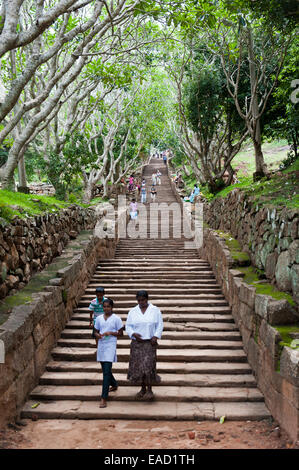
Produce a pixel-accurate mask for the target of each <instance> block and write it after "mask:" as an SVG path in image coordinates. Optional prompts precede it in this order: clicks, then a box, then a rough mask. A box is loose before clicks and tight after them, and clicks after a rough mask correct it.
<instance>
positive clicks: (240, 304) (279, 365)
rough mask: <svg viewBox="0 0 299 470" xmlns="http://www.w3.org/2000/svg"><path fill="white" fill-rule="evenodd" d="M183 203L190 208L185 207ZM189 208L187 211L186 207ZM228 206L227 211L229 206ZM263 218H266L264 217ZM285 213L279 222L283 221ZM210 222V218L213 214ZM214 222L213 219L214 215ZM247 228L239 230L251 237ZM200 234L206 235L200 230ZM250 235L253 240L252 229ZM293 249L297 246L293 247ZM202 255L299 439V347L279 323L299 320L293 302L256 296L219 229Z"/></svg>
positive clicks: (279, 414)
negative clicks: (285, 337) (286, 342)
mask: <svg viewBox="0 0 299 470" xmlns="http://www.w3.org/2000/svg"><path fill="white" fill-rule="evenodd" d="M171 186H172V189H173V191H174V194H175V196H176V199H177V201H178V202H181V203H182V198H181V197H180V194H179V193H178V191H177V188H176V185H175V184H174V183H173V182H171ZM218 204H219V203H218ZM182 205H183V208H184V206H185V205H184V204H182ZM220 207H221V205H220ZM183 210H184V212H186V209H183ZM222 210H223V211H224V208H223V205H222ZM211 213H212V211H211V212H210V213H209V215H210V217H211ZM260 214H265V212H263V213H260ZM284 214H285V213H284ZM230 217H231V218H232V220H235V219H238V217H237V216H235V215H233V214H231V216H230ZM258 217H260V218H261V220H262V217H263V216H262V215H259V216H258ZM280 217H281V216H279V218H278V221H281V220H282V219H281V218H280ZM284 217H287V216H286V215H285V216H284ZM289 217H290V219H287V220H288V221H289V222H290V223H287V224H286V225H285V226H286V227H287V228H286V230H287V233H289V230H290V233H292V234H293V235H296V234H295V227H297V217H296V214H294V217H293V216H292V215H290V216H289ZM205 220H206V221H207V218H206V219H205ZM208 220H209V222H210V223H211V219H208ZM221 220H222V221H223V222H222V223H221ZM224 220H225V217H223V218H221V216H220V215H219V218H218V220H216V221H213V224H214V225H215V226H216V227H217V228H221V229H223V230H224V229H225V230H226V231H228V230H229V229H228V227H230V226H232V225H233V222H232V220H230V221H227V222H226V223H225V222H224ZM273 220H274V221H275V220H276V221H277V219H276V215H274V216H273V217H272V221H273ZM273 225H275V224H273ZM241 226H242V225H241ZM291 227H292V229H291ZM251 229H252V227H251V226H249V225H247V228H246V230H249V231H250V230H251ZM280 229H281V226H280ZM242 230H244V228H243V229H242ZM242 230H241V231H240V232H239V234H240V235H241V234H242V236H243V237H245V233H244V231H242ZM282 230H283V229H282ZM296 230H297V228H296ZM237 232H238V230H237ZM195 236H197V237H198V239H201V237H200V235H199V234H195ZM246 237H247V238H246V239H247V240H248V237H249V235H248V233H247V234H246ZM240 242H241V240H240ZM281 249H282V247H281ZM290 249H291V247H289V250H288V251H290ZM199 255H200V257H201V258H203V259H206V260H207V261H208V262H209V263H210V265H211V267H212V269H213V272H214V274H215V277H216V279H217V282H218V283H219V285H220V286H221V288H222V291H223V294H224V295H225V298H226V300H227V301H228V302H229V305H230V307H231V309H232V315H233V317H234V320H235V322H236V324H237V326H238V328H239V330H240V333H241V335H242V341H243V345H244V350H245V352H246V354H247V358H248V362H249V364H250V366H251V367H252V370H253V373H254V375H255V377H256V380H257V384H258V387H259V389H260V390H261V392H262V393H263V395H264V399H265V403H266V405H267V407H268V409H269V411H270V413H271V415H272V416H273V417H274V418H275V419H276V420H277V421H278V422H279V423H280V425H281V427H282V428H283V429H284V430H285V431H286V432H287V433H288V435H289V436H290V438H291V439H292V440H293V441H294V442H295V441H297V440H299V350H295V349H291V348H290V347H287V346H283V348H282V347H281V345H280V344H279V343H280V342H281V341H282V337H281V335H280V333H279V331H278V330H277V328H275V327H274V325H275V326H278V325H286V324H293V323H298V313H297V312H296V310H295V309H294V308H292V307H291V306H290V304H289V303H288V301H287V300H275V299H273V297H271V296H268V295H261V294H256V289H255V287H253V286H251V285H249V284H247V283H245V282H243V279H242V278H243V276H244V273H243V272H241V271H239V270H238V267H239V262H238V261H236V260H234V259H233V258H232V256H231V254H230V251H229V249H228V247H227V245H226V244H225V240H224V239H223V238H221V237H220V236H219V235H218V234H217V233H216V232H214V231H213V230H211V229H204V230H203V245H202V247H201V248H200V249H199Z"/></svg>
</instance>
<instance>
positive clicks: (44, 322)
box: [0, 213, 117, 426]
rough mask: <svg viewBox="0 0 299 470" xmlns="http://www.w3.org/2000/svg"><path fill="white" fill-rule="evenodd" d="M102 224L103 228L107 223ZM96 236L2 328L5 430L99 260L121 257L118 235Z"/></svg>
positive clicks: (74, 246)
mask: <svg viewBox="0 0 299 470" xmlns="http://www.w3.org/2000/svg"><path fill="white" fill-rule="evenodd" d="M104 215H105V213H104ZM100 223H102V225H103V221H102V220H100ZM107 225H108V227H109V220H107ZM116 232H117V230H116ZM95 233H97V232H96V230H94V232H85V233H84V234H83V235H79V237H78V238H77V239H76V240H73V241H71V242H70V243H69V244H68V246H67V248H66V250H64V254H63V255H62V256H61V257H58V258H57V259H56V260H57V263H58V265H59V263H61V262H62V261H63V263H62V264H65V266H64V267H62V268H60V269H58V270H57V271H56V270H55V266H56V265H55V262H53V263H52V264H53V265H54V267H53V268H52V271H51V272H52V276H50V277H51V278H50V279H49V281H48V282H47V285H46V286H45V287H44V288H43V290H40V291H39V290H38V289H37V292H36V293H32V296H31V297H32V300H31V301H30V302H27V303H25V304H22V305H19V306H16V307H14V308H13V309H12V311H11V313H10V315H9V318H8V320H7V321H6V322H5V323H3V324H2V325H1V326H0V342H2V345H3V344H4V347H5V362H4V363H3V364H0V426H3V425H4V424H5V423H7V422H9V421H11V420H13V419H15V418H16V417H17V416H18V415H19V412H20V410H21V408H22V406H23V404H24V403H25V401H26V399H27V397H28V394H29V393H30V392H31V390H32V389H33V388H34V387H35V386H36V385H37V384H38V381H39V377H40V376H41V375H42V373H43V372H44V370H45V367H46V364H47V362H48V361H49V359H50V356H51V350H52V348H53V347H54V346H55V344H56V342H57V340H58V339H59V337H60V334H61V331H62V330H63V329H64V327H65V325H66V323H67V322H68V320H69V319H70V317H71V315H72V312H73V309H74V307H75V306H76V305H77V304H78V302H79V299H80V298H81V296H82V294H83V293H84V291H85V289H86V287H87V285H88V283H89V280H90V278H91V277H92V275H93V273H94V271H95V269H96V266H97V264H98V261H99V259H101V258H113V257H114V255H115V248H116V244H117V235H116V236H114V232H113V233H112V236H111V233H110V234H109V228H108V230H107V238H102V239H100V238H98V237H97V236H96V235H95ZM113 236H114V238H112V237H113ZM61 259H62V261H61ZM56 260H55V261H56ZM52 264H51V265H50V267H51V266H52ZM51 272H50V273H51ZM47 273H48V274H49V271H47ZM43 275H44V271H42V272H41V273H38V274H36V275H35V277H34V279H32V281H30V282H33V280H35V278H36V277H37V278H38V277H40V278H43Z"/></svg>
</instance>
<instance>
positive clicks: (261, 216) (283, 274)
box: [203, 189, 299, 305]
mask: <svg viewBox="0 0 299 470" xmlns="http://www.w3.org/2000/svg"><path fill="white" fill-rule="evenodd" d="M203 214H204V222H205V223H206V224H207V226H209V227H210V228H212V229H216V230H221V231H223V232H225V233H229V234H230V235H231V236H232V237H234V238H235V239H236V240H237V241H238V242H239V244H240V246H241V250H242V251H243V252H245V253H247V254H248V255H249V256H250V259H251V262H252V264H253V265H254V266H255V267H256V268H258V269H260V270H263V271H264V272H265V275H266V277H267V279H268V280H269V281H270V282H271V283H275V285H276V286H277V288H278V289H279V290H280V291H284V292H289V293H290V294H291V295H292V296H293V299H294V300H295V302H296V303H297V304H298V305H299V210H298V209H297V210H296V209H287V208H283V209H282V208H281V207H280V208H279V209H278V208H276V207H274V206H261V207H259V204H258V202H257V201H256V200H254V199H253V198H250V197H248V195H246V194H245V193H244V192H242V191H241V190H239V189H235V190H233V191H231V192H230V193H229V194H228V195H227V197H225V198H216V199H214V200H213V201H212V202H210V203H208V204H204V210H203Z"/></svg>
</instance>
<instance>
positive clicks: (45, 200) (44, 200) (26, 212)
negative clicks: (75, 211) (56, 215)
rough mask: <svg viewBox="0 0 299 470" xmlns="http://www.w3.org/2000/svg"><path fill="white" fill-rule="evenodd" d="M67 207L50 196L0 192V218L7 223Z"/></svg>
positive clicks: (2, 190) (67, 204) (65, 203)
mask: <svg viewBox="0 0 299 470" xmlns="http://www.w3.org/2000/svg"><path fill="white" fill-rule="evenodd" d="M69 205H70V204H69V203H67V202H64V201H60V200H58V199H56V198H54V197H51V196H39V195H36V194H24V193H18V192H13V191H8V190H6V189H1V190H0V217H2V218H3V219H5V220H7V221H10V220H11V219H12V218H13V217H14V216H18V217H20V218H26V217H31V216H35V215H40V214H43V213H45V212H57V211H59V210H61V209H63V208H65V207H67V206H69Z"/></svg>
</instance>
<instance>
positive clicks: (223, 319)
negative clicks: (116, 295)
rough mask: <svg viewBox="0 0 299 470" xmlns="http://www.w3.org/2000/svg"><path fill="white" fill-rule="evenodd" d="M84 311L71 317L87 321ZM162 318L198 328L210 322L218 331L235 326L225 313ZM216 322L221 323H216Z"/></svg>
mask: <svg viewBox="0 0 299 470" xmlns="http://www.w3.org/2000/svg"><path fill="white" fill-rule="evenodd" d="M85 312H86V313H84V312H83V311H82V309H81V310H79V311H76V312H74V314H73V316H72V319H73V320H77V321H83V322H84V321H85V322H88V323H89V318H90V316H89V313H87V309H85ZM116 313H117V312H116ZM118 316H119V317H120V318H121V320H122V321H123V322H125V321H126V320H127V316H128V313H118ZM163 320H164V321H165V322H170V323H175V322H178V323H198V326H199V328H200V329H202V326H203V327H204V326H205V324H207V323H208V322H209V323H212V325H211V326H210V329H212V330H213V329H214V330H215V331H219V328H220V331H221V330H223V327H224V326H225V327H226V328H227V329H230V330H231V329H233V330H236V329H237V327H236V325H235V323H234V319H233V317H232V315H225V314H209V313H203V314H197V313H193V314H187V313H185V314H184V313H182V314H165V315H163ZM218 322H219V323H220V324H221V326H220V325H218ZM202 324H203V325H202Z"/></svg>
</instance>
